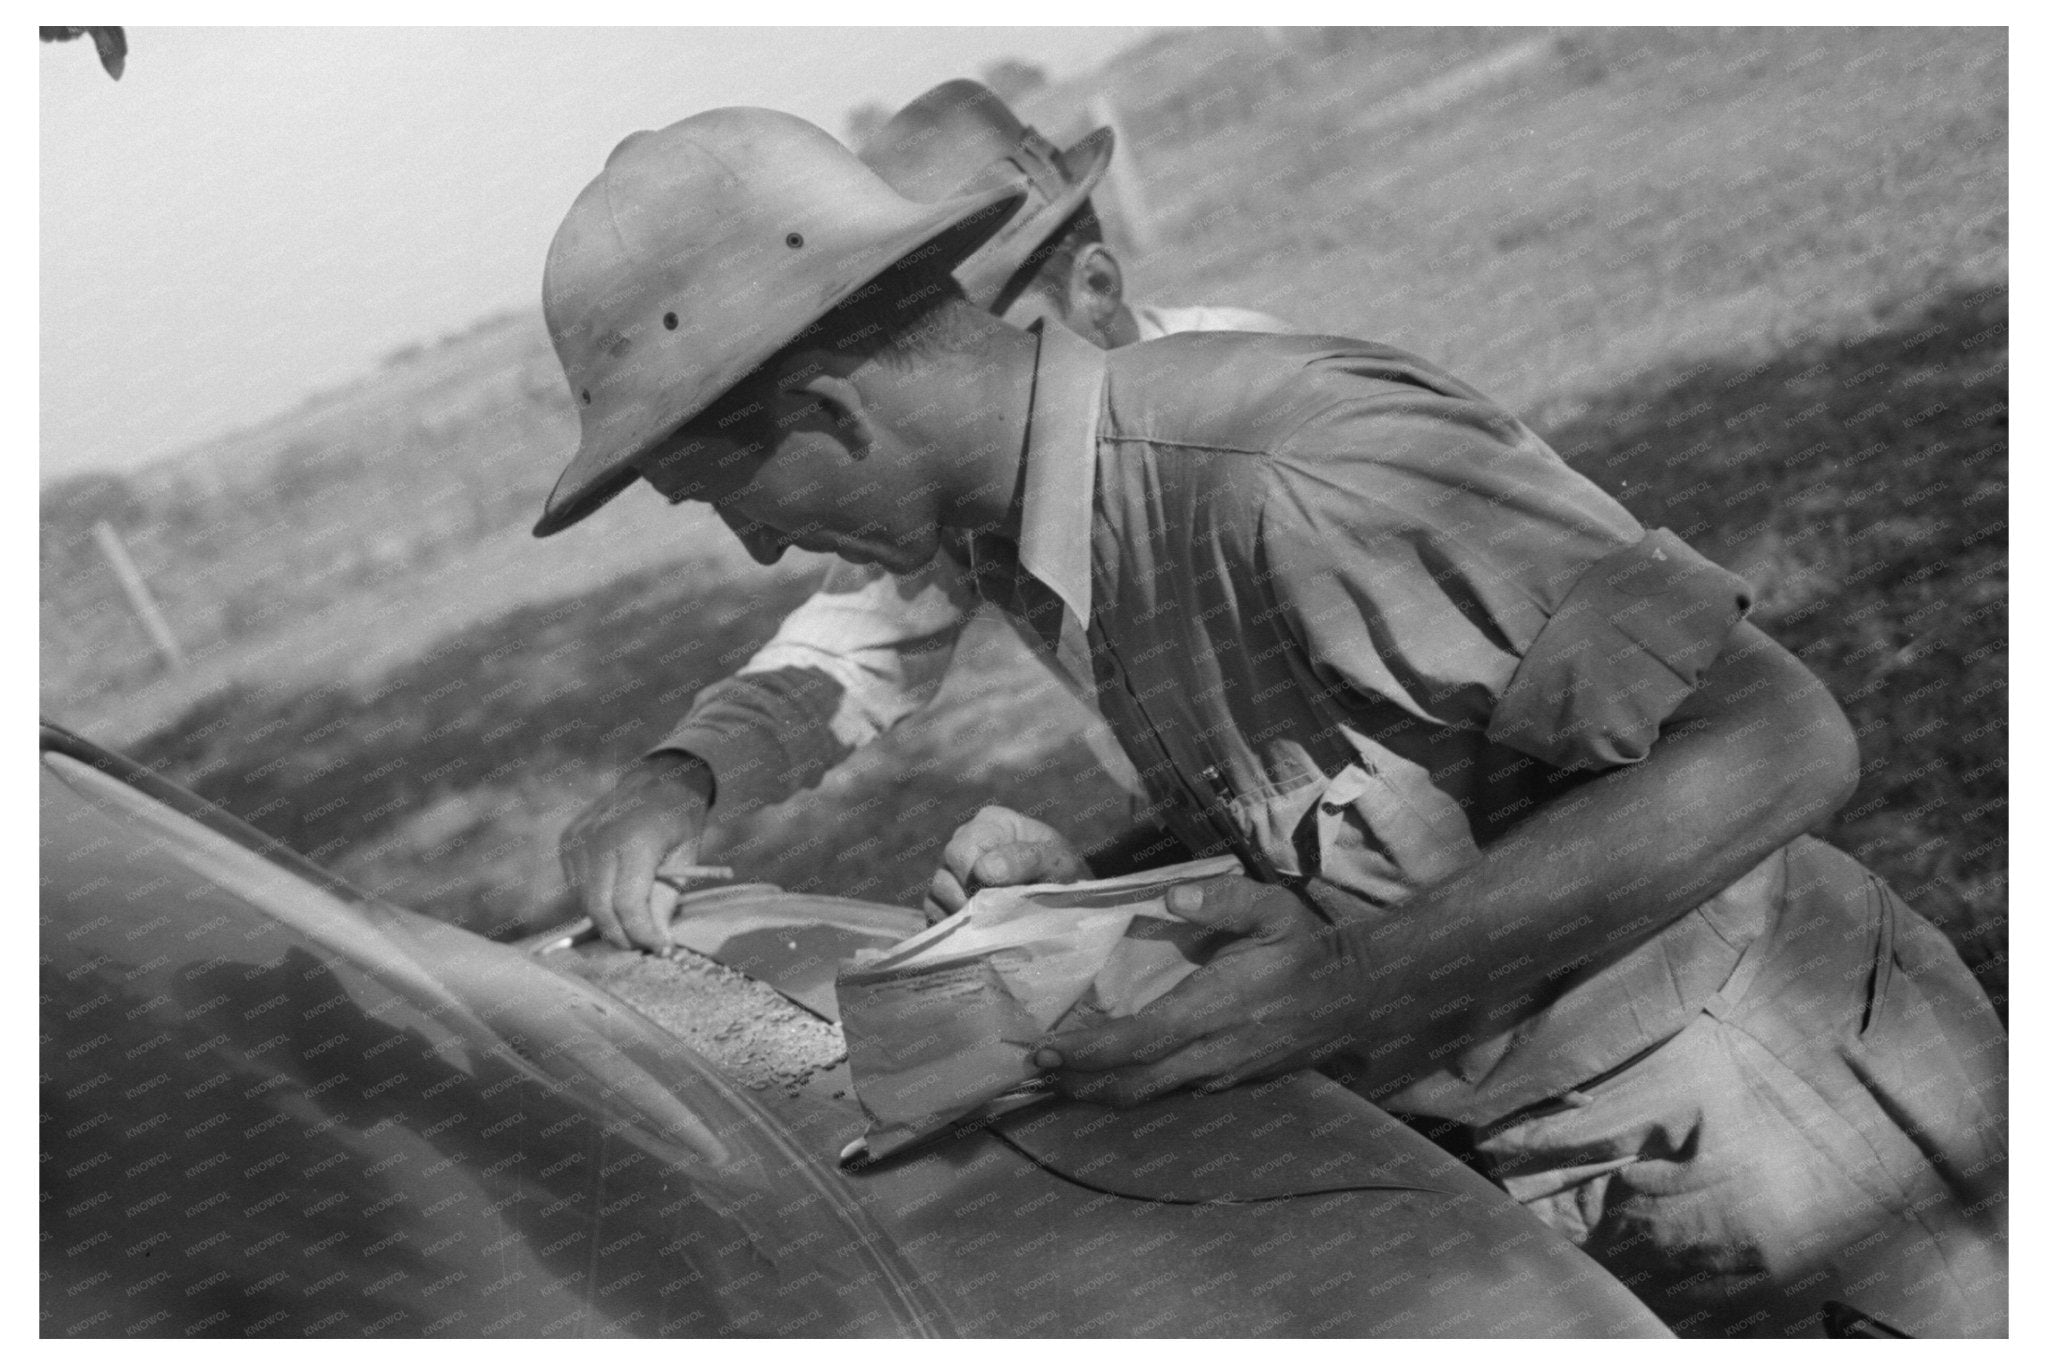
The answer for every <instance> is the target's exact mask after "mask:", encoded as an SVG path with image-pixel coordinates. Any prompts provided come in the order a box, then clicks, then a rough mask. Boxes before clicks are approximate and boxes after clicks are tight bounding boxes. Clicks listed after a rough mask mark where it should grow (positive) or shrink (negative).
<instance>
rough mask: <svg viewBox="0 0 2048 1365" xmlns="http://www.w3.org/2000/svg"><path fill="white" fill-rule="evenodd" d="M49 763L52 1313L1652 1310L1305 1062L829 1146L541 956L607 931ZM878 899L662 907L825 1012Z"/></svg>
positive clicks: (322, 1316)
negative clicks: (824, 993)
mask: <svg viewBox="0 0 2048 1365" xmlns="http://www.w3.org/2000/svg"><path fill="white" fill-rule="evenodd" d="M41 783H42V807H41V831H42V879H43V888H42V921H41V989H42V1009H41V1018H42V1040H41V1048H42V1113H41V1129H42V1142H41V1162H42V1179H41V1200H42V1207H41V1242H42V1254H41V1265H42V1297H41V1303H42V1330H43V1333H44V1335H46V1336H52V1337H66V1336H93V1337H122V1336H166V1337H180V1336H198V1335H209V1336H245V1335H246V1336H257V1335H260V1336H290V1337H299V1336H363V1335H392V1336H420V1335H453V1336H495V1335H512V1336H539V1335H622V1334H630V1335H647V1336H659V1335H691V1336H717V1335H739V1334H744V1335H797V1336H816V1337H823V1336H852V1335H866V1336H897V1335H902V1336H910V1335H989V1336H1019V1335H1046V1336H1129V1335H1166V1336H1198V1335H1267V1334H1271V1335H1286V1336H1308V1335H1321V1334H1334V1335H1392V1336H1429V1335H1456V1336H1488V1335H1512V1336H1541V1335H1570V1336H1613V1335H1636V1336H1651V1335H1663V1334H1664V1332H1663V1328H1662V1327H1661V1326H1660V1325H1659V1324H1658V1323H1657V1321H1656V1320H1655V1319H1654V1318H1653V1317H1652V1316H1651V1315H1650V1314H1649V1313H1648V1311H1647V1310H1646V1309H1644V1308H1643V1307H1642V1305H1641V1304H1640V1303H1639V1302H1637V1301H1636V1300H1635V1299H1634V1298H1633V1297H1632V1296H1631V1295H1629V1294H1628V1293H1627V1292H1626V1291H1625V1290H1624V1289H1623V1288H1622V1287H1621V1286H1620V1285H1619V1284H1618V1283H1617V1282H1616V1281H1614V1280H1613V1279H1612V1278H1611V1277H1610V1276H1609V1275H1607V1273H1606V1272H1605V1271H1603V1270H1601V1269H1600V1268H1599V1267H1598V1266H1597V1265H1595V1264H1594V1263H1593V1262H1592V1261H1591V1260H1589V1259H1588V1258H1586V1257H1585V1256H1584V1255H1582V1254H1581V1253H1580V1252H1578V1251H1577V1250H1575V1249H1574V1248H1572V1247H1571V1246H1569V1245H1567V1244H1566V1243H1565V1242H1564V1241H1563V1240H1562V1239H1560V1238H1559V1237H1557V1236H1556V1234H1554V1233H1552V1232H1551V1231H1550V1230H1548V1229H1547V1228H1545V1227H1544V1226H1542V1225H1541V1224H1540V1223H1538V1222H1537V1221H1536V1220H1535V1219H1534V1218H1533V1217H1532V1216H1531V1215H1529V1214H1528V1213H1527V1212H1526V1211H1525V1210H1523V1209H1521V1208H1520V1207H1519V1206H1517V1205H1515V1204H1514V1203H1513V1202H1512V1201H1510V1200H1508V1199H1507V1198H1506V1197H1505V1196H1504V1195H1502V1194H1501V1193H1500V1192H1499V1191H1498V1190H1497V1189H1495V1188H1494V1187H1492V1186H1491V1185H1489V1184H1487V1183H1486V1182H1485V1181H1484V1180H1482V1179H1480V1178H1479V1177H1478V1176H1477V1175H1476V1174H1474V1173H1472V1172H1470V1171H1468V1170H1466V1169H1465V1168H1464V1167H1462V1166H1460V1165H1459V1164H1458V1163H1456V1162H1455V1161H1453V1160H1451V1159H1450V1158H1449V1157H1448V1156H1446V1155H1445V1154H1443V1153H1442V1152H1440V1151H1439V1150H1438V1149H1436V1148H1435V1147H1433V1146H1432V1145H1431V1144H1429V1143H1428V1142H1427V1141H1425V1140H1424V1139H1422V1138H1421V1137H1419V1136H1418V1135H1416V1134H1414V1133H1412V1132H1410V1131H1409V1130H1408V1129H1406V1128H1405V1127H1403V1126H1402V1125H1400V1124H1399V1123H1397V1122H1395V1121H1394V1120H1392V1119H1390V1118H1388V1117H1387V1116H1386V1115H1384V1114H1382V1113H1381V1112H1380V1111H1378V1110H1377V1109H1374V1108H1373V1107H1372V1106H1370V1105H1368V1104H1366V1103H1364V1102H1363V1101H1362V1100H1359V1099H1357V1098H1356V1097H1355V1096H1352V1095H1351V1094H1349V1093H1348V1092H1346V1091H1344V1090H1342V1089H1341V1088H1339V1087H1337V1086H1335V1085H1333V1084H1331V1083H1329V1082H1327V1081H1324V1080H1322V1079H1321V1078H1319V1077H1315V1076H1312V1075H1302V1076H1296V1077H1290V1078H1286V1079H1284V1080H1282V1081H1280V1082H1276V1083H1271V1084H1268V1085H1265V1086H1259V1087H1246V1088H1242V1089H1240V1090H1238V1091H1234V1092H1230V1093H1228V1094H1224V1095H1217V1096H1209V1097H1195V1096H1184V1097H1178V1098H1174V1099H1169V1100H1164V1101H1160V1102H1157V1103H1155V1104H1152V1105H1148V1106H1145V1107H1142V1108H1140V1109H1136V1110H1132V1111H1128V1112H1115V1111H1110V1110H1105V1109H1100V1108H1096V1107H1093V1106H1088V1105H1082V1104H1075V1103H1067V1102H1058V1103H1054V1104H1051V1105H1047V1106H1044V1107H1042V1108H1040V1109H1037V1110H1026V1111H1023V1112H1020V1113H1018V1114H1015V1115H1011V1116H1008V1117H1006V1118H1005V1119H1003V1120H1000V1121H998V1122H996V1123H994V1124H991V1125H988V1126H985V1127H983V1128H981V1129H979V1130H976V1131H971V1132H964V1133H961V1134H959V1135H957V1136H953V1137H949V1138H946V1139H943V1140H940V1141H937V1142H934V1143H932V1144H930V1145H928V1146H926V1147H924V1148H922V1149H920V1150H918V1151H916V1152H914V1153H908V1154H905V1155H903V1156H901V1157H899V1158H896V1159H893V1160H890V1161H885V1162H881V1163H877V1164H876V1165H875V1166H873V1167H871V1168H869V1169H866V1170H863V1171H858V1172H846V1171H842V1170H841V1169H840V1167H839V1165H838V1162H837V1155H838V1153H839V1152H840V1150H841V1148H842V1147H843V1146H844V1145H845V1144H846V1143H847V1142H848V1140H849V1139H851V1138H852V1137H854V1136H855V1135H857V1134H858V1133H859V1131H860V1129H861V1127H862V1120H861V1115H860V1113H859V1110H858V1107H857V1106H856V1105H855V1104H854V1103H853V1102H852V1100H851V1099H850V1098H848V1097H847V1092H848V1087H847V1085H846V1077H845V1072H844V1068H843V1065H842V1066H841V1067H840V1068H837V1069H836V1070H835V1071H834V1072H832V1073H827V1074H823V1075H821V1076H819V1077H818V1078H817V1080H816V1081H815V1083H812V1084H807V1085H805V1086H803V1087H801V1088H800V1090H784V1089H774V1088H771V1089H769V1090H767V1091H765V1092H764V1091H755V1090H749V1089H747V1088H746V1087H744V1086H742V1085H740V1084H737V1083H735V1081H734V1080H733V1078H731V1077H729V1076H727V1075H724V1074H721V1072H720V1071H719V1070H718V1069H717V1068H716V1067H714V1066H712V1065H711V1064H709V1063H708V1062H707V1061H706V1060H705V1059H704V1058H703V1057H702V1056H701V1055H699V1054H698V1053H697V1052H695V1051H693V1050H692V1049H691V1048H690V1047H688V1046H686V1045H685V1044H684V1043H683V1041H682V1040H681V1039H680V1038H679V1037H678V1036H676V1035H675V1034H672V1033H670V1032H668V1031H667V1030H665V1029H663V1028H662V1027H660V1026H658V1025H657V1024H655V1023H654V1022H652V1021H651V1020H649V1019H648V1018H646V1017H644V1016H643V1015H641V1014H640V1013H639V1012H637V1011H635V1010H634V1009H632V1008H631V1007H629V1006H627V1005H626V1004H625V1003H624V1002H623V1001H621V1000H620V999H618V998H617V997H615V996H613V995H611V994H609V993H607V992H605V991H603V990H601V989H598V988H597V987H595V986H593V985H591V984H589V983H588V982H585V981H582V980H579V979H576V978H575V977H574V976H573V975H571V974H565V973H562V972H559V971H555V970H551V969H550V967H549V966H548V965H547V964H546V962H545V961H543V960H542V957H543V955H544V953H545V952H546V951H557V952H560V951H608V950H603V949H601V948H597V947H595V946H592V947H588V948H579V947H565V946H564V945H563V944H562V943H561V942H560V941H557V942H554V943H549V944H540V943H535V944H530V945H527V946H525V947H521V946H515V945H506V944H499V943H493V942H491V941H488V940H486V939H483V938H481V937H479V936H477V935H474V934H472V933H469V932H467V931H465V930H462V929H459V928H456V927H454V926H451V925H448V924H445V923H442V922H439V921H436V920H434V919H431V918H428V917H426V916H424V915H420V914H416V913H414V912H411V911H408V910H405V909H401V908H398V907H395V906H391V905H387V904H384V903H382V902H379V901H377V900H374V899H372V898H369V897H366V896H363V895H361V894H360V893H358V892H356V891H354V890H352V889H350V888H349V887H348V886H346V885H345V884H343V883H341V882H340V881H338V880H336V879H335V878H333V877H332V876H330V875H329V874H327V873H325V872H323V871H322V870H321V869H319V868H318V867H316V866H314V865H312V864H310V863H307V862H305V861H304V860H302V859H300V858H298V857H297V856H296V855H293V854H291V853H290V852H289V851H287V850H285V849H283V848H281V847H280V846H278V845H277V844H275V843H274V842H273V841H271V840H269V839H267V838H265V837H264V836H262V835H260V834H257V833H256V832H255V831H253V830H251V829H249V828H248V827H246V826H243V825H240V824H239V823H237V822H235V821H233V820H232V819H230V818H229V817H227V816H225V815H223V814H222V813H221V812H219V811H218V810H216V809H214V808H212V807H210V806H207V805H206V804H205V803H203V802H200V801H199V800H198V799H197V798H195V797H192V796H191V795H190V794H189V793H186V792H184V791H183V790H182V789H180V788H177V787H176V786H174V785H172V784H170V783H167V782H164V781H162V780H161V779H159V778H156V777H154V776H153V775H151V774H149V773H147V772H144V771H142V770H139V769H137V768H135V767H134V765H132V764H129V763H128V762H127V761H125V760H123V759H120V758H119V757H117V756H115V755H113V754H110V753H108V752H106V751H105V750H102V749H99V748H97V747H96V746H94V745H92V744H90V743H88V742H87V741H84V740H82V739H80V738H78V737H77V736H75V735H71V734H68V733H66V732H64V731H62V730H57V729H54V728H51V727H45V729H44V732H43V755H42V773H41ZM903 913H904V912H900V911H892V910H890V909H889V908H888V907H876V906H862V905H859V904H857V903H853V902H835V901H831V900H829V899H827V898H816V897H791V896H787V895H784V894H783V893H780V892H776V891H774V890H773V889H772V888H760V889H752V890H747V889H742V890H738V891H734V892H727V893H724V894H722V895H719V896H714V897H709V898H706V899H705V900H704V901H703V902H702V903H700V904H696V905H694V906H693V907H692V909H691V911H690V914H691V917H692V918H693V919H694V920H696V921H698V922H700V924H701V925H702V926H706V928H705V929H704V930H703V932H708V933H711V934H712V935H713V936H714V937H719V936H720V935H721V933H722V935H723V939H724V941H725V943H726V945H727V946H728V947H729V949H730V951H729V952H728V953H726V954H725V957H726V959H727V960H728V961H729V962H732V963H734V964H737V965H740V966H741V967H742V968H743V969H745V970H749V971H752V972H756V973H758V974H760V975H763V976H765V977H769V978H774V977H778V976H779V977H783V978H785V979H786V980H785V983H784V984H785V988H786V989H788V990H789V992H790V994H791V995H792V996H794V997H795V998H798V999H803V998H806V997H808V998H810V999H811V1001H812V1003H813V1004H817V1003H818V995H817V989H816V986H817V981H818V980H819V979H820V974H821V973H828V972H829V962H830V960H831V959H832V958H834V957H835V956H837V955H843V954H844V953H845V952H846V951H848V950H850V948H851V947H852V946H857V945H859V944H862V943H873V942H878V941H886V940H887V939H888V938H889V937H890V936H891V935H892V933H894V932H898V926H900V924H901V917H902V915H903ZM720 926H724V929H723V930H721V928H720ZM784 926H803V927H802V929H801V931H800V932H783V931H782V929H783V927H784ZM778 945H779V946H778ZM778 954H780V957H779V958H778Z"/></svg>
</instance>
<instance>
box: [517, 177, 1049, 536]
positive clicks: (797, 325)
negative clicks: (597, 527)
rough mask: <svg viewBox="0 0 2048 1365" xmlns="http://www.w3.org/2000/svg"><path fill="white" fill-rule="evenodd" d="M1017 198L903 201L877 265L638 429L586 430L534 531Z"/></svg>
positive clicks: (968, 244)
mask: <svg viewBox="0 0 2048 1365" xmlns="http://www.w3.org/2000/svg"><path fill="white" fill-rule="evenodd" d="M1024 198H1025V195H1024V192H1023V190H1021V189H1019V188H1018V187H1016V186H1014V185H1002V186H997V187H995V188H992V189H987V190H982V191H978V192H975V193H971V194H963V195H959V196H957V197H955V198H952V199H948V200H944V201H942V202H940V203H937V204H913V202H912V201H909V200H905V201H903V202H904V204H905V207H906V209H907V210H909V211H908V212H907V213H906V214H905V219H904V222H903V224H902V225H901V226H900V227H898V228H896V229H895V230H894V231H892V232H888V233H885V234H883V235H882V236H881V237H880V238H879V239H878V240H876V241H875V242H874V244H873V249H872V252H871V253H870V254H866V255H865V256H864V259H866V260H868V261H873V262H876V263H877V264H875V265H874V266H873V267H872V268H869V269H859V270H854V271H851V272H849V274H848V275H847V277H846V279H845V280H844V282H843V283H840V284H838V285H836V286H835V287H833V288H832V289H830V290H828V291H826V292H825V293H824V294H823V295H822V296H821V297H820V300H819V301H818V302H816V303H815V304H813V305H812V306H811V307H810V308H807V309H802V310H800V311H797V312H794V313H792V314H790V315H789V316H788V317H786V318H785V319H783V321H782V325H781V326H780V327H773V328H769V329H766V330H763V331H762V332H760V333H759V334H758V335H757V336H756V337H755V338H754V339H753V341H752V344H751V345H749V346H747V347H745V348H743V349H741V350H739V351H737V352H735V353H734V354H733V355H731V356H729V357H727V358H726V359H725V360H724V361H723V362H722V363H721V364H719V365H717V366H716V367H714V368H713V369H712V370H711V372H710V374H709V376H708V378H707V380H706V381H705V382H702V383H699V384H697V385H694V386H692V391H691V392H689V393H684V394H678V395H677V399H676V402H675V403H674V404H673V405H672V406H670V407H669V408H668V409H667V410H666V411H664V412H663V413H662V414H661V416H660V418H659V420H657V421H654V422H652V423H649V424H648V425H647V428H646V429H645V430H642V431H638V432H628V433H622V434H621V435H619V436H617V437H613V438H611V439H600V440H596V441H593V440H591V439H590V438H589V437H588V436H587V435H586V438H585V440H584V441H583V443H582V445H581V446H580V447H579V448H578V450H577V452H576V455H575V458H574V459H572V460H570V462H569V467H568V468H567V469H565V470H563V471H562V476H561V477H560V478H559V479H557V480H556V481H555V486H554V489H553V491H552V492H550V493H549V494H548V500H547V506H546V508H545V510H544V511H543V512H542V513H541V516H540V520H538V521H536V522H535V523H534V525H533V534H534V535H535V536H536V537H543V538H544V537H547V536H551V535H554V534H555V533H556V532H558V531H564V530H567V529H568V528H569V527H571V526H574V525H575V524H576V523H577V522H579V521H581V520H583V519H584V518H585V517H587V516H589V515H590V514H591V513H592V512H595V511H596V510H597V509H598V508H600V507H602V506H604V505H605V504H606V503H607V502H610V501H611V500H612V499H613V498H615V497H617V496H618V495H619V494H620V493H623V492H624V491H625V490H626V489H627V488H628V487H630V486H631V485H632V483H633V481H634V480H635V479H637V478H639V477H640V473H639V470H638V468H637V467H636V463H635V462H636V461H638V460H639V459H641V458H642V457H643V456H645V455H648V454H650V453H652V452H653V451H654V450H656V449H658V448H659V447H660V446H661V445H663V444H664V443H665V442H666V441H668V440H669V438H670V437H672V436H673V435H674V434H675V433H676V431H677V430H678V429H680V428H681V427H682V426H683V425H684V424H686V423H687V422H689V421H690V420H691V419H692V418H694V417H696V416H698V415H699V414H700V413H702V412H704V411H705V410H706V409H707V408H709V407H711V406H712V405H713V404H714V403H716V402H717V401H718V399H719V398H720V397H722V396H723V395H724V394H725V393H726V392H728V391H729V390H730V389H731V388H732V387H733V386H734V385H736V384H738V383H739V382H740V381H741V380H743V379H745V378H746V377H747V376H748V375H750V374H752V373H753V372H754V371H755V370H757V369H759V368H760V366H761V365H762V363H763V362H764V361H766V360H767V359H768V358H769V357H771V356H773V355H774V354H775V353H776V352H777V351H779V350H781V349H782V348H783V347H784V346H787V345H788V344H789V343H790V342H791V341H794V340H795V339H796V338H797V337H799V336H801V335H802V334H803V333H804V331H805V329H807V328H808V327H810V326H811V325H812V324H813V323H815V322H817V321H818V319H820V318H822V317H824V316H826V315H827V314H828V313H830V312H831V311H832V310H833V309H834V308H836V307H838V306H839V305H840V304H842V303H844V302H845V301H846V300H847V299H849V298H850V297H852V296H853V295H854V294H855V293H856V292H858V291H859V290H861V289H862V288H865V287H866V286H867V285H868V284H870V283H872V282H874V281H875V280H877V279H880V278H881V277H882V276H884V275H886V274H888V273H889V272H890V271H891V270H893V269H895V268H896V267H897V266H899V265H902V264H903V263H904V262H906V261H908V260H909V259H911V258H912V257H913V256H918V255H922V254H925V252H927V251H928V252H929V255H930V259H931V263H932V265H933V266H934V267H935V268H945V267H947V266H952V265H955V264H957V263H958V262H960V261H963V260H965V259H967V258H968V257H969V256H971V255H972V254H974V252H975V251H976V250H978V249H979V248H980V247H981V246H982V245H983V244H984V243H986V242H987V241H988V240H989V238H990V237H992V236H993V235H995V234H996V233H997V232H998V231H1000V230H1001V228H1002V227H1003V225H1004V224H1005V223H1006V222H1008V221H1009V219H1010V218H1011V216H1012V215H1013V214H1015V212H1016V211H1017V209H1018V207H1019V206H1020V205H1022V203H1023V202H1024Z"/></svg>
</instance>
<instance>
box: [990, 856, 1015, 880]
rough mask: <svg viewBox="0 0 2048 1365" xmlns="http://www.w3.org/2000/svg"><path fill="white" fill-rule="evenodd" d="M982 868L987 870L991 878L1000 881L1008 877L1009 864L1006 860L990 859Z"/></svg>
mask: <svg viewBox="0 0 2048 1365" xmlns="http://www.w3.org/2000/svg"><path fill="white" fill-rule="evenodd" d="M983 866H984V867H986V868H987V869H988V875H989V876H991V877H995V878H998V879H1001V878H1005V877H1008V876H1009V875H1010V863H1009V860H1008V859H1006V858H999V857H991V858H990V859H988V861H987V862H985V863H984V864H983Z"/></svg>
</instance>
